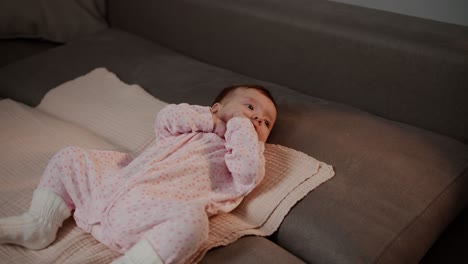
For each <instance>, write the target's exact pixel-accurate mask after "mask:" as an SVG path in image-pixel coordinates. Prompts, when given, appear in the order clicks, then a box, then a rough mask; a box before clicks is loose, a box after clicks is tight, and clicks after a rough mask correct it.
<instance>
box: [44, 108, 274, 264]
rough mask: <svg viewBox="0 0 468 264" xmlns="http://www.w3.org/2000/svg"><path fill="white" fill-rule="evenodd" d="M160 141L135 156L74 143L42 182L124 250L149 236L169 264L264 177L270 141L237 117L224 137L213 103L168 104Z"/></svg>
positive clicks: (99, 235) (86, 224) (83, 222)
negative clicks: (215, 124) (213, 218)
mask: <svg viewBox="0 0 468 264" xmlns="http://www.w3.org/2000/svg"><path fill="white" fill-rule="evenodd" d="M155 132H156V139H157V140H156V144H154V145H153V146H151V147H149V148H148V149H146V150H145V151H144V152H143V153H142V154H140V155H139V156H138V157H136V158H135V159H133V160H132V158H131V157H130V156H129V155H128V154H126V153H121V152H114V151H98V150H85V149H82V148H79V147H67V148H65V149H63V150H61V151H59V152H58V153H57V154H56V155H55V156H54V157H53V158H52V159H51V160H50V162H49V164H48V166H47V168H46V170H45V172H44V175H43V177H42V179H41V182H40V184H39V188H43V189H47V190H49V191H52V192H54V193H56V194H58V195H59V196H61V197H62V198H63V199H64V200H65V202H66V203H67V205H68V206H69V207H70V209H72V210H75V213H74V218H75V220H76V223H77V225H78V226H79V227H81V228H82V229H84V230H85V231H87V232H90V233H91V234H92V235H93V236H94V237H95V238H96V239H97V240H99V241H100V242H102V243H104V244H105V245H107V246H108V247H109V248H111V249H114V250H116V251H118V252H121V253H125V252H126V251H128V250H129V249H130V248H131V247H132V246H133V245H135V244H136V243H137V242H138V241H140V240H142V239H145V240H147V241H148V242H149V243H150V244H151V246H152V247H153V249H154V250H155V252H156V253H157V255H158V256H160V258H161V259H162V260H163V261H164V263H184V262H185V261H186V260H187V258H188V257H190V256H191V255H192V254H193V253H194V252H196V251H197V249H198V248H199V247H200V245H201V244H202V243H203V242H204V241H205V240H206V239H207V237H208V217H210V216H212V215H215V214H219V213H223V212H229V211H231V210H233V209H234V208H235V207H236V206H237V205H239V203H240V202H241V201H242V199H243V197H244V196H245V195H247V194H248V193H249V192H250V191H252V190H253V189H254V187H255V186H256V185H258V183H259V182H260V181H261V180H262V179H263V177H264V173H265V169H264V166H265V165H264V164H265V161H264V156H263V152H264V144H263V143H262V142H259V141H258V137H257V134H256V132H255V129H254V127H253V125H252V123H251V122H250V120H248V119H246V118H241V117H235V118H232V119H231V120H229V122H228V123H227V124H226V131H225V134H224V138H221V137H219V136H218V135H217V134H215V133H213V119H212V114H211V112H210V110H209V108H208V107H203V106H195V105H188V104H179V105H168V106H166V107H165V108H163V109H162V110H161V111H160V112H159V114H158V116H157V119H156V124H155Z"/></svg>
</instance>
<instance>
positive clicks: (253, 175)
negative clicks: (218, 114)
mask: <svg viewBox="0 0 468 264" xmlns="http://www.w3.org/2000/svg"><path fill="white" fill-rule="evenodd" d="M226 127H227V129H226V134H225V138H226V149H227V153H226V154H225V156H224V159H225V162H226V166H227V168H228V170H229V171H230V172H231V174H232V177H233V181H234V184H235V186H236V189H237V191H238V192H239V194H240V195H242V196H245V195H247V194H248V193H249V192H250V191H252V190H253V188H255V187H256V186H257V185H258V183H260V181H261V180H262V179H263V177H264V175H265V158H264V155H263V152H264V150H265V145H264V143H263V142H260V141H259V140H258V136H257V133H256V131H255V128H254V126H253V124H252V122H251V121H250V120H249V119H247V118H242V117H234V118H232V119H230V120H229V121H228V123H227V125H226Z"/></svg>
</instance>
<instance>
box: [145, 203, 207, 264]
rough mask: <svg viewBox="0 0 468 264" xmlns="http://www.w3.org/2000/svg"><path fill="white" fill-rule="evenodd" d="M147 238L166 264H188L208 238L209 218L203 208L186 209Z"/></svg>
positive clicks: (155, 229)
mask: <svg viewBox="0 0 468 264" xmlns="http://www.w3.org/2000/svg"><path fill="white" fill-rule="evenodd" d="M145 238H146V239H147V240H148V241H149V242H150V244H151V245H152V246H153V248H154V249H155V251H156V253H157V255H158V256H159V257H160V258H161V260H163V261H164V263H165V264H170V263H186V262H187V260H188V258H189V257H190V256H192V255H193V254H194V253H195V252H196V251H197V250H198V248H199V247H200V246H201V245H202V243H203V242H204V241H205V240H206V239H207V238H208V216H207V214H206V212H205V210H204V208H203V207H200V206H197V205H194V206H192V207H186V208H184V209H182V210H181V211H179V212H178V213H177V214H176V215H175V217H172V218H171V219H168V220H167V221H165V222H163V223H161V224H160V225H158V226H156V227H155V228H154V229H153V230H151V232H149V233H147V234H146V236H145Z"/></svg>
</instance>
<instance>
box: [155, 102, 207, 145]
mask: <svg viewBox="0 0 468 264" xmlns="http://www.w3.org/2000/svg"><path fill="white" fill-rule="evenodd" d="M155 130H156V134H157V135H158V136H159V137H167V136H173V135H180V134H184V133H190V132H197V131H201V132H212V131H213V117H212V114H211V111H210V108H209V107H206V106H198V105H189V104H186V103H183V104H178V105H175V104H171V105H168V106H166V107H164V108H163V109H162V110H161V111H159V114H158V116H157V117H156V124H155Z"/></svg>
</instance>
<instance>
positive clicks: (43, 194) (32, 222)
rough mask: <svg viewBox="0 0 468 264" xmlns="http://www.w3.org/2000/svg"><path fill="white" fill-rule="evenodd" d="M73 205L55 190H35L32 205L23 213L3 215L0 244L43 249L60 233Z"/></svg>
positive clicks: (0, 222)
mask: <svg viewBox="0 0 468 264" xmlns="http://www.w3.org/2000/svg"><path fill="white" fill-rule="evenodd" d="M68 217H70V209H69V208H68V206H67V205H66V204H65V202H64V201H63V199H62V198H60V197H59V196H57V195H56V194H54V193H52V192H48V191H45V190H35V191H34V194H33V199H32V202H31V207H30V208H29V210H28V211H27V212H26V213H24V214H22V215H20V216H13V217H7V218H2V219H0V244H4V243H12V244H17V245H21V246H24V247H27V248H30V249H42V248H45V247H47V246H48V245H50V244H51V243H52V242H53V241H54V240H55V237H56V234H57V230H58V229H59V227H60V226H62V222H63V221H64V220H65V219H67V218H68Z"/></svg>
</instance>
